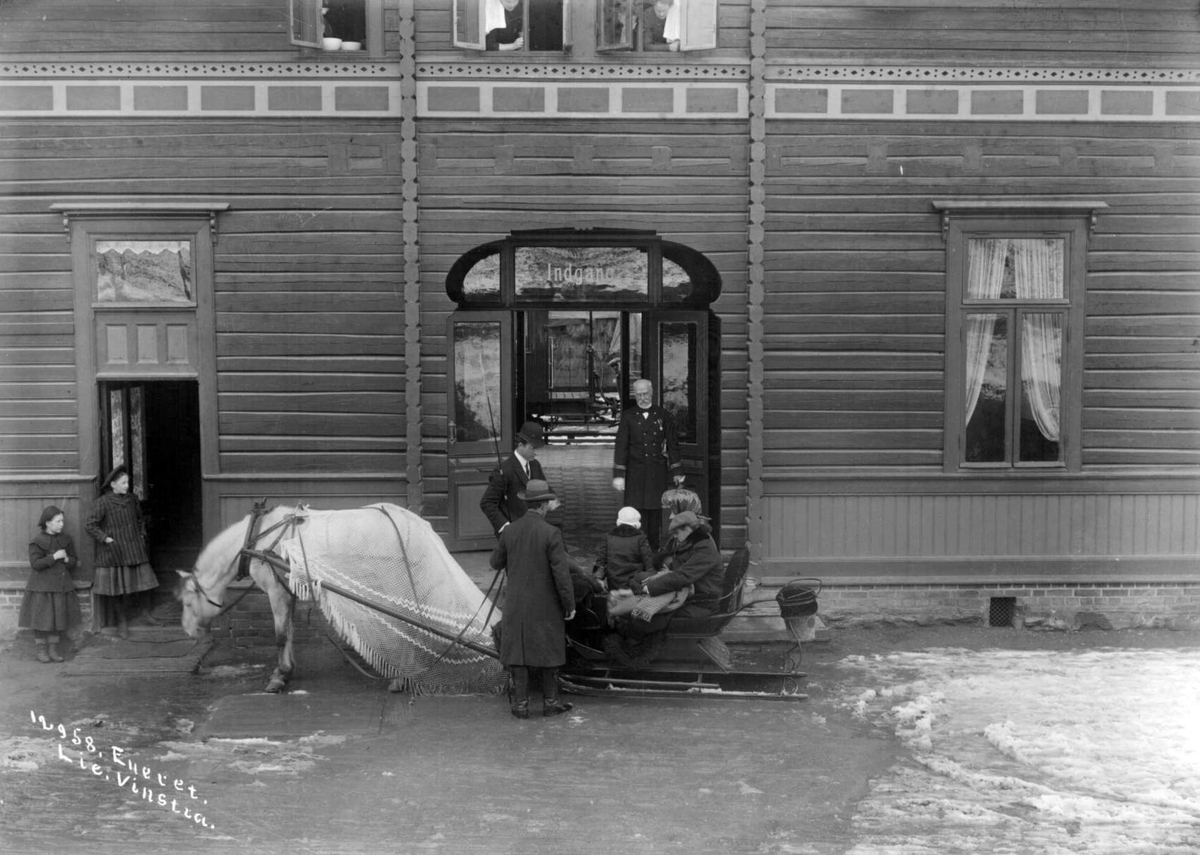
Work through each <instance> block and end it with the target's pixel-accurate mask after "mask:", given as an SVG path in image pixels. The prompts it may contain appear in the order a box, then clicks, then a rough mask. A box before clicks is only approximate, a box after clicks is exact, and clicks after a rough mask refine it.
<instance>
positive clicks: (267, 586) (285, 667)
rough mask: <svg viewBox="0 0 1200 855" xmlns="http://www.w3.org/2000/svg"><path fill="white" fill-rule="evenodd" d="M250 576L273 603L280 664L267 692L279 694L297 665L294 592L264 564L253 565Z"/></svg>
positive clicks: (269, 682)
mask: <svg viewBox="0 0 1200 855" xmlns="http://www.w3.org/2000/svg"><path fill="white" fill-rule="evenodd" d="M250 575H251V576H252V577H254V581H255V582H256V583H258V587H260V588H262V589H263V590H264V591H266V592H267V599H268V600H270V601H271V614H272V616H273V617H274V619H275V646H276V647H277V648H278V649H279V662H278V664H277V665H276V666H275V671H274V672H273V673H272V674H271V679H270V680H268V681H267V688H266V690H267V691H268V692H278V691H280V690H281V689H283V687H284V686H286V685H287V683H288V680H290V679H291V678H292V669H293V668H294V667H295V664H296V663H295V660H294V659H293V658H292V592H291V591H289V590H288V589H287V588H286V587H285V586H284V585H283V584H282V583H281V582H280V581H279V580H278V579H277V578H276V577H275V574H274V573H273V572H271V568H270V567H267V566H265V565H262V564H257V565H251V569H250Z"/></svg>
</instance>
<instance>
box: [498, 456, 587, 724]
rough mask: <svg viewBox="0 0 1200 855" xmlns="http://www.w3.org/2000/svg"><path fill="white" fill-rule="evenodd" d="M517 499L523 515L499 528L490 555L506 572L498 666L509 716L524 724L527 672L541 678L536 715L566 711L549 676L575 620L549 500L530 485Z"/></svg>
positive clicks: (545, 487)
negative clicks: (508, 674) (505, 682)
mask: <svg viewBox="0 0 1200 855" xmlns="http://www.w3.org/2000/svg"><path fill="white" fill-rule="evenodd" d="M519 495H520V498H521V500H522V501H523V502H524V503H525V505H526V512H525V514H524V515H523V516H521V517H520V518H519V519H517V520H515V521H513V522H512V523H510V524H509V525H507V526H505V527H504V530H503V531H501V532H500V540H499V542H497V544H496V548H495V549H493V550H492V558H491V564H492V569H493V570H501V569H504V570H506V571H507V572H508V590H507V593H506V594H505V599H504V613H503V615H502V616H501V618H500V662H501V664H503V665H505V666H508V667H509V668H510V669H511V670H512V677H513V705H512V714H513V715H514V716H516V717H517V718H529V670H530V669H531V668H537V669H540V670H541V675H542V715H545V716H552V715H558V714H559V713H564V712H566V711H567V710H569V709H571V704H568V703H563V702H561V701H559V699H558V682H557V680H556V677H555V670H556V669H557V668H558V667H559V666H561V665H563V664H565V663H566V661H567V631H566V622H567V621H569V620H571V619H572V618H573V617H575V591H574V588H573V586H572V583H571V567H570V561H569V559H568V558H567V548H566V545H565V544H564V543H563V536H562V532H561V531H559V530H558V529H557V528H555V527H554V526H552V525H550V523H548V522H546V511H547V509H548V508H549V505H550V502H552V501H554V499H555V495H554V493H553V492H552V491H551V490H550V485H549V484H547V483H546V482H545V481H543V480H540V479H531V480H530V481H529V483H528V484H527V485H526V487H525V489H524V490H522V491H521V492H520V494H519Z"/></svg>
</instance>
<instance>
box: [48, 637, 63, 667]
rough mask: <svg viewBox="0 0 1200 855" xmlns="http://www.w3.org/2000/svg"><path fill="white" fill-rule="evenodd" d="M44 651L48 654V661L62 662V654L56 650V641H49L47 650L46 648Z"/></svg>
mask: <svg viewBox="0 0 1200 855" xmlns="http://www.w3.org/2000/svg"><path fill="white" fill-rule="evenodd" d="M46 652H47V653H48V654H49V656H50V661H52V662H62V661H63V657H62V654H61V653H59V652H58V642H57V641H51V642H50V645H49V650H47V651H46Z"/></svg>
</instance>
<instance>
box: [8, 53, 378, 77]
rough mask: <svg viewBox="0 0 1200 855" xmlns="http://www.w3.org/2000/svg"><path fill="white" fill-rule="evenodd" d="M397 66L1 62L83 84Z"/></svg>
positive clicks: (323, 73) (338, 61) (344, 72)
mask: <svg viewBox="0 0 1200 855" xmlns="http://www.w3.org/2000/svg"><path fill="white" fill-rule="evenodd" d="M397 68H398V63H395V62H361V61H356V60H353V59H350V58H349V57H341V56H336V55H335V56H334V57H333V58H330V59H326V60H321V61H315V60H314V61H311V62H148V61H138V62H37V61H33V62H19V61H11V60H10V61H9V62H0V78H4V77H17V78H21V77H33V78H38V79H42V78H53V77H74V78H78V79H80V80H95V79H96V78H105V77H114V78H120V79H122V80H134V79H139V78H140V79H149V80H157V79H158V78H161V77H171V78H176V77H188V78H193V79H196V78H225V79H237V80H244V79H246V78H255V77H264V78H272V79H275V78H289V77H298V78H303V79H314V78H318V79H319V78H328V77H340V78H348V77H349V78H365V79H369V78H387V79H389V80H394V79H395V78H396V77H397Z"/></svg>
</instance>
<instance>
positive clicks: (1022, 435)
mask: <svg viewBox="0 0 1200 855" xmlns="http://www.w3.org/2000/svg"><path fill="white" fill-rule="evenodd" d="M1023 219H1025V221H1024V222H1021V223H1019V224H1015V223H1013V222H1012V221H1011V220H1008V219H1005V218H1001V217H994V218H988V220H983V219H980V220H971V219H968V218H963V219H962V220H961V221H960V222H959V223H957V224H955V225H954V226H953V227H952V228H951V229H950V230H949V232H950V233H949V236H948V240H949V242H950V246H949V249H950V258H951V264H950V267H949V274H950V275H949V283H948V284H949V288H950V293H949V295H948V296H949V301H948V311H947V318H948V329H947V333H948V337H947V348H946V352H947V371H946V378H947V380H946V382H947V389H946V417H947V431H946V434H947V436H946V439H947V448H946V467H947V469H948V470H950V471H953V470H962V469H976V468H988V469H1001V470H1005V469H1006V470H1015V469H1022V468H1047V467H1051V468H1077V466H1078V442H1079V436H1078V433H1079V428H1078V423H1079V417H1078V410H1079V397H1080V386H1081V385H1082V384H1081V367H1080V365H1079V363H1080V360H1081V356H1082V353H1081V350H1082V349H1081V348H1080V347H1075V348H1074V349H1072V348H1071V347H1070V344H1071V342H1076V343H1078V342H1079V340H1081V339H1082V318H1083V311H1082V295H1083V287H1082V286H1083V275H1082V269H1081V268H1082V264H1081V263H1080V261H1079V259H1081V258H1082V254H1081V253H1078V254H1077V253H1076V249H1078V248H1079V247H1081V246H1082V244H1083V240H1084V232H1083V230H1082V228H1083V226H1082V221H1080V222H1079V223H1078V227H1077V228H1076V227H1075V224H1072V226H1071V228H1069V229H1063V228H1061V226H1062V225H1063V224H1064V220H1063V218H1054V219H1053V220H1052V221H1051V220H1047V221H1046V222H1045V223H1044V228H1041V229H1039V228H1038V222H1037V219H1036V218H1023Z"/></svg>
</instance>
